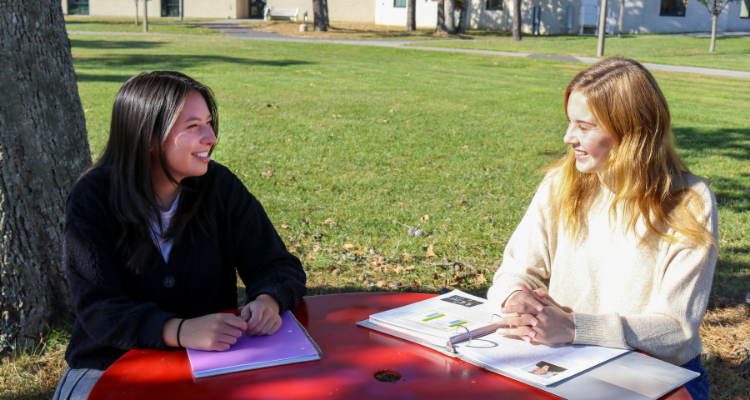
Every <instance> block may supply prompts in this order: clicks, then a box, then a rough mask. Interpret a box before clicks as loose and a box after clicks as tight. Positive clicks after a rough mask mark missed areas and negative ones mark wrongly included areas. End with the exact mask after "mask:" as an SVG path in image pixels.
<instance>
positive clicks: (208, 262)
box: [63, 162, 307, 370]
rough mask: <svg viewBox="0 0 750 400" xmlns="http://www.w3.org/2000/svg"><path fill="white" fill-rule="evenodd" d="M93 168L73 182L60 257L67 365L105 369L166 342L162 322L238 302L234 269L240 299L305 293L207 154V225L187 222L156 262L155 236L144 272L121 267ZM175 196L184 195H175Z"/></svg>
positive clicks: (247, 200)
mask: <svg viewBox="0 0 750 400" xmlns="http://www.w3.org/2000/svg"><path fill="white" fill-rule="evenodd" d="M107 176H108V175H107V174H106V173H104V172H102V171H92V172H90V173H88V174H87V175H85V176H84V177H83V178H81V179H80V180H79V181H78V183H76V185H75V186H74V187H73V190H72V191H71V193H70V195H69V197H68V202H67V206H66V212H65V229H64V244H63V248H64V266H65V272H66V274H67V277H68V280H69V282H70V292H71V297H72V299H73V305H74V308H75V312H76V320H75V326H74V327H73V333H72V336H71V339H70V344H69V345H68V349H67V351H66V353H65V359H66V361H67V362H68V365H69V366H70V367H71V368H95V369H102V370H103V369H106V368H107V367H109V366H110V365H111V364H112V363H113V362H115V360H117V359H118V358H119V357H120V356H122V355H123V354H125V352H127V351H128V350H131V349H138V348H152V349H167V347H166V345H165V344H164V340H163V339H162V325H163V324H164V322H166V321H167V320H168V319H170V318H174V317H182V318H193V317H198V316H202V315H206V314H211V313H216V312H219V311H224V310H229V309H233V308H236V307H237V289H236V286H237V273H239V275H240V278H242V281H243V282H244V283H245V285H246V287H247V291H246V293H247V300H248V301H250V300H254V299H255V298H256V297H257V296H258V295H261V294H268V295H270V296H272V297H273V298H274V299H276V301H277V302H278V303H279V306H280V308H281V312H284V311H286V310H291V309H294V308H295V307H296V306H297V304H298V302H299V299H300V297H302V296H303V295H305V293H306V292H307V289H306V288H305V272H304V271H303V269H302V265H301V264H300V261H299V259H297V258H296V257H295V256H293V255H291V254H290V253H289V252H288V251H287V250H286V246H285V245H284V243H283V242H282V241H281V238H279V235H278V234H277V233H276V230H275V229H274V227H273V225H272V224H271V221H269V219H268V217H267V216H266V213H265V211H264V210H263V207H262V206H261V205H260V203H259V202H258V200H257V199H255V197H253V195H252V194H250V192H248V190H247V188H245V186H244V185H243V184H242V182H240V180H239V179H237V177H236V176H235V175H234V174H233V173H232V172H231V171H229V170H228V169H227V168H226V167H224V166H222V165H220V164H217V163H215V162H211V163H209V166H208V172H207V174H206V175H205V176H204V177H202V178H205V179H202V180H201V181H202V182H206V184H208V185H210V186H212V188H211V191H210V192H209V193H211V195H210V197H211V198H210V199H209V201H207V202H206V204H207V206H209V207H213V208H214V210H213V211H214V213H213V214H214V215H215V216H216V221H215V222H216V223H215V224H214V227H212V228H211V229H210V231H209V232H203V231H202V230H201V229H200V228H198V227H197V226H195V225H194V224H188V227H187V228H186V230H185V233H184V235H183V239H182V240H181V241H179V242H178V243H175V245H174V247H173V248H172V250H171V252H170V255H169V263H166V262H164V258H163V257H162V255H161V253H160V252H159V249H158V248H157V247H156V245H154V246H153V247H152V249H151V250H152V251H151V254H150V255H149V264H148V265H151V266H153V267H150V268H147V269H146V271H145V272H143V273H140V274H135V273H134V272H131V271H130V270H128V269H126V268H125V267H124V260H126V259H128V257H127V254H122V253H120V252H118V251H117V250H115V246H114V238H115V233H116V229H117V227H116V225H115V223H114V218H113V217H112V210H111V208H110V206H109V200H108V193H109V178H108V177H107ZM181 201H182V200H181Z"/></svg>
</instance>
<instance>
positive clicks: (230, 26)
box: [68, 20, 750, 79]
mask: <svg viewBox="0 0 750 400" xmlns="http://www.w3.org/2000/svg"><path fill="white" fill-rule="evenodd" d="M249 21H257V20H220V21H209V22H191V23H190V24H192V25H200V26H203V27H206V28H211V29H215V30H217V31H219V32H222V33H224V34H226V35H227V36H228V37H230V38H236V39H255V40H269V41H281V42H297V43H333V44H349V45H358V46H376V47H391V48H401V49H411V50H423V51H444V52H449V53H471V54H484V55H493V56H506V57H528V58H541V59H545V60H554V61H565V62H578V63H584V64H593V63H596V62H597V61H599V60H600V59H599V58H595V57H571V56H557V55H548V54H531V53H516V52H508V51H493V50H471V49H454V48H448V47H426V46H405V45H407V44H412V43H421V42H424V40H354V39H307V38H295V37H289V36H283V35H279V34H277V33H271V32H263V31H259V30H255V29H252V28H247V27H243V26H238V25H237V24H239V23H245V22H249ZM68 33H69V34H77V35H81V34H83V35H86V34H90V35H94V34H95V35H152V36H157V35H160V36H197V37H206V36H202V35H179V34H168V33H130V32H89V31H68ZM693 35H694V34H693ZM745 35H746V34H744V33H738V35H737V36H745ZM675 36H679V35H675ZM733 36H734V35H733ZM642 64H643V66H645V67H646V68H648V69H650V70H657V71H668V72H684V73H691V74H702V75H719V76H728V77H731V78H744V79H750V72H743V71H733V70H726V69H714V68H700V67H685V66H680V65H666V64H651V63H642Z"/></svg>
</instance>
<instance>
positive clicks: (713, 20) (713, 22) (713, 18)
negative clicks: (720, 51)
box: [708, 15, 719, 53]
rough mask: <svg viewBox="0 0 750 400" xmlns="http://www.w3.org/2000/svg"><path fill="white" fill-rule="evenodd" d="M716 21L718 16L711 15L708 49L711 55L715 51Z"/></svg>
mask: <svg viewBox="0 0 750 400" xmlns="http://www.w3.org/2000/svg"><path fill="white" fill-rule="evenodd" d="M718 19H719V16H718V15H711V47H710V48H709V49H708V52H709V53H713V52H714V50H716V21H717V20H718Z"/></svg>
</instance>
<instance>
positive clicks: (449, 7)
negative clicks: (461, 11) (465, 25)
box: [443, 0, 456, 35]
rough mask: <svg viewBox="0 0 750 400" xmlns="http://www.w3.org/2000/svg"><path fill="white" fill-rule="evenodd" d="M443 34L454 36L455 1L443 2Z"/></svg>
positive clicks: (446, 0)
mask: <svg viewBox="0 0 750 400" xmlns="http://www.w3.org/2000/svg"><path fill="white" fill-rule="evenodd" d="M443 7H445V33H447V34H449V35H455V34H456V3H455V0H445V2H444V3H443Z"/></svg>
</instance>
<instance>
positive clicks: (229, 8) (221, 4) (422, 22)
mask: <svg viewBox="0 0 750 400" xmlns="http://www.w3.org/2000/svg"><path fill="white" fill-rule="evenodd" d="M181 1H182V2H183V6H184V16H185V17H186V18H217V19H221V18H262V16H263V8H264V7H266V3H267V7H268V8H275V9H298V15H299V18H300V19H301V18H302V17H303V16H304V15H305V13H307V14H308V21H309V22H312V20H313V10H312V0H149V2H148V14H149V17H151V18H155V17H177V16H179V13H180V2H181ZM621 1H624V2H625V20H624V23H623V33H638V34H644V33H666V32H705V31H710V30H711V16H710V15H709V13H708V11H707V10H706V7H704V6H703V5H702V4H700V3H699V2H698V1H696V0H609V2H608V3H609V5H608V10H607V31H608V33H616V32H617V31H618V26H617V25H618V23H619V14H620V4H621V3H620V2H621ZM136 4H137V6H136ZM600 4H601V0H523V1H522V2H521V7H522V8H521V18H522V21H523V23H522V30H523V31H524V32H525V33H526V34H541V35H550V34H576V33H579V34H580V33H595V32H597V24H598V15H599V7H600ZM62 5H63V12H64V13H65V14H67V15H91V16H101V17H129V16H133V17H134V16H135V12H136V7H138V10H139V13H140V14H142V12H143V11H142V7H143V0H62ZM464 7H465V9H464V10H463V13H464V15H465V20H464V21H465V23H466V27H467V29H481V30H500V31H509V30H511V29H512V26H513V1H512V0H464ZM749 11H750V0H739V2H734V3H730V4H728V5H727V6H726V8H725V9H724V11H723V12H722V14H721V15H720V16H719V19H718V22H717V29H718V30H719V31H720V32H750V13H749ZM461 12H462V11H459V10H457V11H456V18H457V20H458V18H459V17H460V15H461ZM328 13H329V20H330V21H332V22H353V23H370V24H372V23H375V24H379V25H394V26H405V25H406V0H328ZM416 16H417V26H419V27H427V28H431V27H434V26H435V25H436V24H437V2H436V1H434V0H416Z"/></svg>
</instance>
